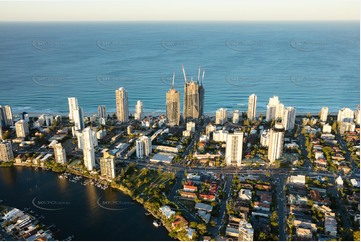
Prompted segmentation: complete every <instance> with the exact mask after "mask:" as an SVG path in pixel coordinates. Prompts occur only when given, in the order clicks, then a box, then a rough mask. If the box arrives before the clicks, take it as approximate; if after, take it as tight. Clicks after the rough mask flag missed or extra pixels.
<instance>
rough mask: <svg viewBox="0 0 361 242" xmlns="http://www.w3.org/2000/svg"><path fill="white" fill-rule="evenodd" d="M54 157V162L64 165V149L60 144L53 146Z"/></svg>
mask: <svg viewBox="0 0 361 242" xmlns="http://www.w3.org/2000/svg"><path fill="white" fill-rule="evenodd" d="M54 157H55V162H56V163H59V164H65V163H66V153H65V149H64V148H63V146H62V145H61V143H58V144H55V145H54Z"/></svg>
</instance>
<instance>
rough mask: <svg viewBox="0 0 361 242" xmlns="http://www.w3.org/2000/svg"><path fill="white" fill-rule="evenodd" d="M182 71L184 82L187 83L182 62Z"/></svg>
mask: <svg viewBox="0 0 361 242" xmlns="http://www.w3.org/2000/svg"><path fill="white" fill-rule="evenodd" d="M182 71H183V76H184V82H185V83H187V76H186V71H185V70H184V65H183V64H182Z"/></svg>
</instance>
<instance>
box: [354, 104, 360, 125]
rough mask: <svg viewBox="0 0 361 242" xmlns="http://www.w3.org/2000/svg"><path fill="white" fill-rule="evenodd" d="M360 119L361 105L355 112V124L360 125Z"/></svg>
mask: <svg viewBox="0 0 361 242" xmlns="http://www.w3.org/2000/svg"><path fill="white" fill-rule="evenodd" d="M360 118H361V112H360V105H357V107H356V110H355V124H358V125H360Z"/></svg>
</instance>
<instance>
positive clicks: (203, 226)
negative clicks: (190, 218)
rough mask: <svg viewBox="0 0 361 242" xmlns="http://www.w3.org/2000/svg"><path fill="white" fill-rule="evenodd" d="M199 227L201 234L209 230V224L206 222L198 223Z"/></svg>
mask: <svg viewBox="0 0 361 242" xmlns="http://www.w3.org/2000/svg"><path fill="white" fill-rule="evenodd" d="M197 229H198V231H199V233H200V234H201V235H203V234H204V233H205V232H207V226H206V225H205V224H198V226H197Z"/></svg>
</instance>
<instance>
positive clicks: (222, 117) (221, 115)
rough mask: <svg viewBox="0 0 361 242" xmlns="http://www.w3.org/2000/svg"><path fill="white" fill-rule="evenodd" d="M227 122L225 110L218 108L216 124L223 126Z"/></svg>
mask: <svg viewBox="0 0 361 242" xmlns="http://www.w3.org/2000/svg"><path fill="white" fill-rule="evenodd" d="M226 122H227V109H225V108H220V109H218V110H217V111H216V124H220V125H223V124H225V123H226Z"/></svg>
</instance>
